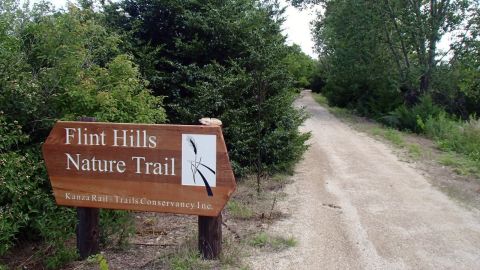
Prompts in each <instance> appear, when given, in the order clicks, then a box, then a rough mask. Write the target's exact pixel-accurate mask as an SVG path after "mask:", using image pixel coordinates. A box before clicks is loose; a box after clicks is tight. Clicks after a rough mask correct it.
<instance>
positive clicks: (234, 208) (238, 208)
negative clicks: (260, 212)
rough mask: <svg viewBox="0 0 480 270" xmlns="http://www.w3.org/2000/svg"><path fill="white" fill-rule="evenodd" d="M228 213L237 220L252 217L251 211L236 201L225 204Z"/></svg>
mask: <svg viewBox="0 0 480 270" xmlns="http://www.w3.org/2000/svg"><path fill="white" fill-rule="evenodd" d="M227 209H228V211H229V213H230V214H231V215H232V216H233V217H234V218H237V219H250V218H252V217H253V215H254V213H253V210H252V209H250V208H249V207H248V206H246V205H245V204H243V203H241V202H238V201H236V200H230V201H229V202H228V204H227Z"/></svg>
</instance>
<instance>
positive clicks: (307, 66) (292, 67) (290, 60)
mask: <svg viewBox="0 0 480 270" xmlns="http://www.w3.org/2000/svg"><path fill="white" fill-rule="evenodd" d="M285 62H286V65H287V70H288V72H289V73H290V75H291V76H292V77H293V79H294V85H295V87H298V88H308V87H310V83H311V81H312V79H313V75H314V73H315V71H316V62H315V60H313V59H312V58H311V57H310V56H308V55H306V54H305V53H304V52H302V50H301V48H300V46H298V45H297V44H293V45H292V46H290V47H289V53H288V55H287V57H286V58H285Z"/></svg>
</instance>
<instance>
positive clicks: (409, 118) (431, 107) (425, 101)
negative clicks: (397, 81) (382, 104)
mask: <svg viewBox="0 0 480 270" xmlns="http://www.w3.org/2000/svg"><path fill="white" fill-rule="evenodd" d="M441 113H444V110H443V109H442V108H441V107H439V106H437V105H435V104H434V103H433V100H432V98H431V97H430V96H428V95H425V96H422V97H421V98H420V101H419V102H418V103H417V104H416V105H414V106H413V107H408V106H407V105H405V104H403V105H401V106H400V107H398V108H397V109H395V110H394V111H392V112H390V113H389V114H388V115H387V116H384V117H382V118H381V120H382V122H384V123H385V124H387V125H389V126H393V127H395V128H398V129H402V130H409V131H412V132H416V133H423V132H424V130H425V122H426V121H427V119H429V118H437V117H438V116H439V115H440V114H441Z"/></svg>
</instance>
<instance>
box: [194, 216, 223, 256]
mask: <svg viewBox="0 0 480 270" xmlns="http://www.w3.org/2000/svg"><path fill="white" fill-rule="evenodd" d="M198 249H199V250H200V254H202V257H203V258H204V259H207V260H213V259H218V258H219V257H220V254H221V253H222V213H220V215H218V217H202V216H199V217H198Z"/></svg>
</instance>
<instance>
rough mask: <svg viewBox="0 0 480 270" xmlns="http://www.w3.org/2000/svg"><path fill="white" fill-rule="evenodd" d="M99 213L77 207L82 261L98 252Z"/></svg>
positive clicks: (86, 119) (78, 235)
mask: <svg viewBox="0 0 480 270" xmlns="http://www.w3.org/2000/svg"><path fill="white" fill-rule="evenodd" d="M79 120H80V121H84V122H95V121H96V120H95V118H92V117H82V118H80V119H79ZM99 212H100V211H99V209H98V208H88V207H77V220H78V224H77V250H78V253H79V254H80V259H82V260H83V259H86V258H88V256H90V255H93V254H97V253H98V252H99V242H100V241H99V239H100V230H99V225H98V224H99V221H100V218H99Z"/></svg>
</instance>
